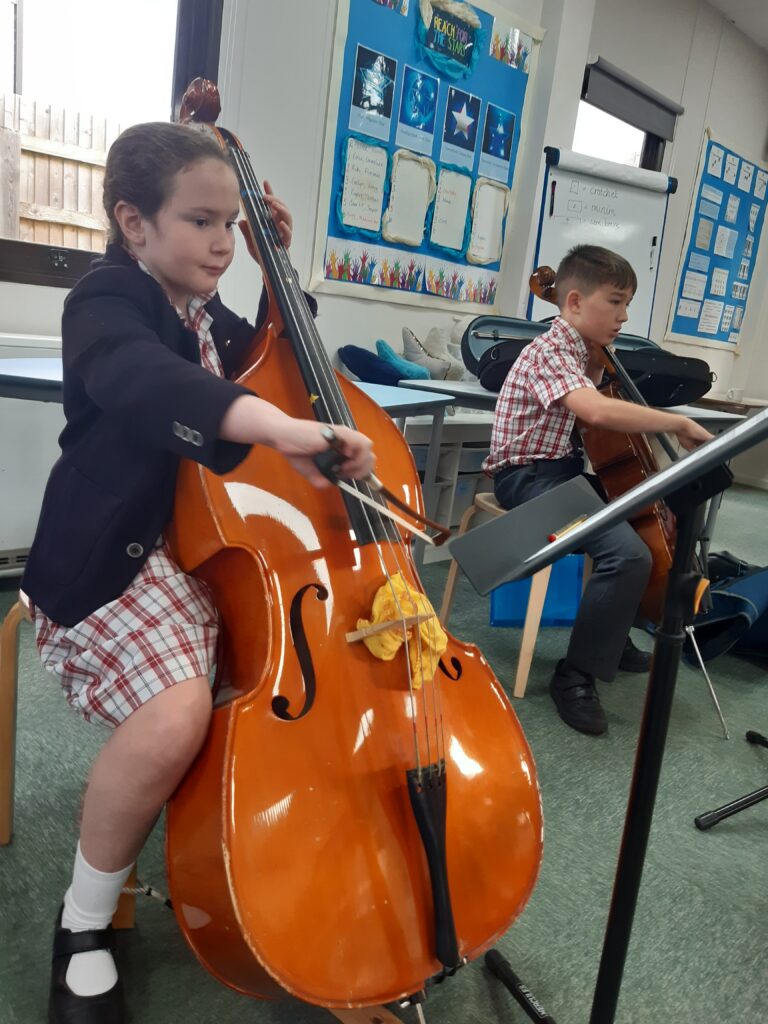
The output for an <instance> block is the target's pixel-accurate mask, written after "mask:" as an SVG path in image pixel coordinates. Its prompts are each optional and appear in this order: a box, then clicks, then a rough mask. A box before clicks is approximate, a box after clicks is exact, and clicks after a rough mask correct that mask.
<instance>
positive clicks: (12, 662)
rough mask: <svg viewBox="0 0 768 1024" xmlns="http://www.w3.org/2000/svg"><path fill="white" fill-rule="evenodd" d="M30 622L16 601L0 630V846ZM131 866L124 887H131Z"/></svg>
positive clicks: (9, 808)
mask: <svg viewBox="0 0 768 1024" xmlns="http://www.w3.org/2000/svg"><path fill="white" fill-rule="evenodd" d="M22 622H30V623H31V622H32V616H31V615H30V612H29V605H28V602H27V599H26V597H25V596H24V595H23V594H21V593H20V594H19V600H18V601H17V602H16V603H15V604H14V605H13V607H12V608H11V610H10V611H9V612H8V614H7V615H6V617H5V619H4V620H3V624H2V626H1V627H0V846H7V845H8V844H9V843H10V841H11V838H12V836H13V795H14V776H15V768H16V707H17V696H18V684H19V627H20V626H21V623H22ZM135 884H136V868H135V866H134V868H133V871H132V872H131V876H130V878H129V879H128V881H127V883H126V887H131V886H135ZM135 906H136V896H135V895H134V894H133V893H127V892H124V893H123V894H122V896H121V897H120V901H119V903H118V904H117V910H116V911H115V916H114V917H113V918H112V925H113V927H114V928H133V919H134V912H135Z"/></svg>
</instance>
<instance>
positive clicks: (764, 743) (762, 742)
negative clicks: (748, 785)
mask: <svg viewBox="0 0 768 1024" xmlns="http://www.w3.org/2000/svg"><path fill="white" fill-rule="evenodd" d="M744 739H745V740H746V741H747V743H754V744H756V745H757V746H761V747H768V739H766V738H765V736H763V735H762V734H761V733H759V732H753V731H752V730H751V729H750V730H749V731H748V732H747V734H746V736H745V737H744ZM761 800H768V786H761V788H760V789H755V790H754V791H753V792H752V793H747V795H746V796H740V797H739V798H738V800H731V802H730V803H728V804H723V806H722V807H718V808H716V809H715V810H714V811H706V812H705V813H704V814H699V815H698V816H697V817H696V818H694V819H693V823H694V825H695V826H696V828H698V829H701V831H702V832H705V831H706V830H707V829H708V828H712V826H713V825H716V824H717V823H718V821H722V820H723V818H730V817H731V815H733V814H738V813H739V811H743V810H746V808H747V807H752V806H754V804H759V803H760V801H761Z"/></svg>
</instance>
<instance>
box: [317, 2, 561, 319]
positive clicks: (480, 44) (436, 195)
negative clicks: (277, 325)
mask: <svg viewBox="0 0 768 1024" xmlns="http://www.w3.org/2000/svg"><path fill="white" fill-rule="evenodd" d="M542 35H543V31H542V30H541V29H539V28H537V27H536V26H531V25H528V24H525V23H523V22H522V21H521V19H519V18H518V17H517V16H516V15H514V14H510V13H509V12H506V11H505V10H504V9H503V8H501V7H499V6H497V5H496V3H495V2H494V0H480V2H479V3H472V4H469V3H465V2H464V0H430V2H426V0H337V13H336V38H335V43H334V51H333V62H332V75H331V86H330V92H329V100H328V112H327V119H326V137H325V147H324V154H323V172H322V181H321V186H320V198H319V210H318V220H317V226H316V232H315V249H314V257H313V268H312V282H311V287H312V288H313V289H316V290H320V291H326V290H327V291H342V292H345V293H346V294H351V295H354V296H355V297H358V298H364V297H367V298H376V299H384V298H385V299H388V300H392V299H394V300H395V301H400V302H412V303H421V304H423V303H424V301H425V296H427V295H432V296H434V298H435V300H436V301H441V302H442V304H447V303H450V304H451V305H452V306H454V307H455V304H456V303H461V304H462V305H466V306H467V308H475V307H477V306H478V305H487V304H489V303H492V302H493V300H494V298H495V294H496V284H497V278H498V272H499V267H500V263H501V255H502V248H503V244H504V229H505V219H506V213H507V209H508V204H509V192H510V188H511V186H512V182H513V180H514V172H515V163H516V160H517V154H518V150H519V146H520V139H521V135H522V133H523V126H524V106H525V96H526V91H527V89H528V87H529V80H530V78H531V76H532V75H533V71H534V68H535V62H536V55H537V51H538V43H539V41H540V39H541V38H542ZM427 301H429V300H427Z"/></svg>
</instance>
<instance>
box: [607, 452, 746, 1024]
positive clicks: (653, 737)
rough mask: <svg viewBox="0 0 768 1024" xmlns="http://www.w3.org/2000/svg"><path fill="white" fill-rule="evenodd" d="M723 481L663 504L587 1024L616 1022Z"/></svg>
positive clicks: (711, 479)
mask: <svg viewBox="0 0 768 1024" xmlns="http://www.w3.org/2000/svg"><path fill="white" fill-rule="evenodd" d="M723 473H727V470H725V469H724V467H722V466H715V467H714V468H713V469H711V470H709V471H708V472H707V473H705V474H703V475H702V476H701V477H699V478H698V479H697V480H694V481H692V482H690V483H688V484H687V485H684V486H683V487H681V488H680V490H679V491H676V492H675V493H674V494H672V495H670V496H669V498H668V499H667V503H668V504H669V506H670V507H671V509H672V511H673V512H674V513H675V515H676V516H677V539H676V542H675V554H674V559H673V562H672V568H671V570H670V573H669V579H668V582H667V594H666V599H665V602H664V615H663V618H662V623H661V626H660V628H659V629H658V630H657V632H656V645H655V648H654V655H653V662H652V664H651V672H650V676H649V680H648V692H647V696H646V702H645V709H644V712H643V720H642V723H641V726H640V736H639V739H638V744H637V753H636V755H635V768H634V772H633V776H632V783H631V786H630V793H629V801H628V804H627V815H626V819H625V823H624V834H623V837H622V841H621V849H620V852H619V860H618V864H617V866H616V878H615V881H614V886H613V896H612V898H611V907H610V911H609V913H608V922H607V925H606V929H605V939H604V942H603V951H602V955H601V959H600V967H599V970H598V974H597V982H596V984H595V993H594V998H593V1002H592V1011H591V1014H590V1018H589V1024H613V1021H614V1020H615V1016H616V1006H617V1003H618V998H619V990H620V988H621V980H622V976H623V973H624V964H625V961H626V958H627V950H628V948H629V939H630V935H631V932H632V922H633V919H634V913H635V907H636V905H637V897H638V893H639V891H640V882H641V880H642V874H643V864H644V862H645V852H646V848H647V846H648V836H649V834H650V831H651V822H652V819H653V808H654V804H655V801H656V790H657V788H658V784H659V776H660V774H661V763H662V760H663V758H664V743H665V741H666V737H667V729H668V727H669V718H670V714H671V711H672V698H673V696H674V691H675V683H676V681H677V670H678V666H679V664H680V654H681V651H682V647H683V641H684V639H685V626H686V625H689V624H690V623H691V622H692V621H693V617H694V607H695V600H696V592H697V588H698V585H699V583H700V581H701V576H699V575H698V574H697V573H696V572H695V571H694V555H695V551H696V544H697V540H698V537H699V535H700V534H701V527H702V523H703V520H704V503H705V502H706V501H707V499H708V498H710V497H711V496H712V495H713V494H717V493H718V491H721V490H723V489H724V488H725V487H727V486H728V479H727V478H726V479H725V482H724V477H723Z"/></svg>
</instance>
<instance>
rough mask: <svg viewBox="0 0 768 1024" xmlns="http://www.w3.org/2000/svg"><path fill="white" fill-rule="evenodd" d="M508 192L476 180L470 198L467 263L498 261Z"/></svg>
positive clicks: (495, 182) (488, 182) (488, 181)
mask: <svg viewBox="0 0 768 1024" xmlns="http://www.w3.org/2000/svg"><path fill="white" fill-rule="evenodd" d="M508 197H509V190H508V189H507V187H506V185H501V184H499V182H497V181H491V179H490V178H478V179H477V184H476V185H475V192H474V195H473V196H472V232H471V234H470V237H469V248H468V249H467V262H468V263H495V262H496V261H497V260H499V259H501V243H502V226H503V224H504V214H505V213H506V212H507V199H508Z"/></svg>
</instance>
